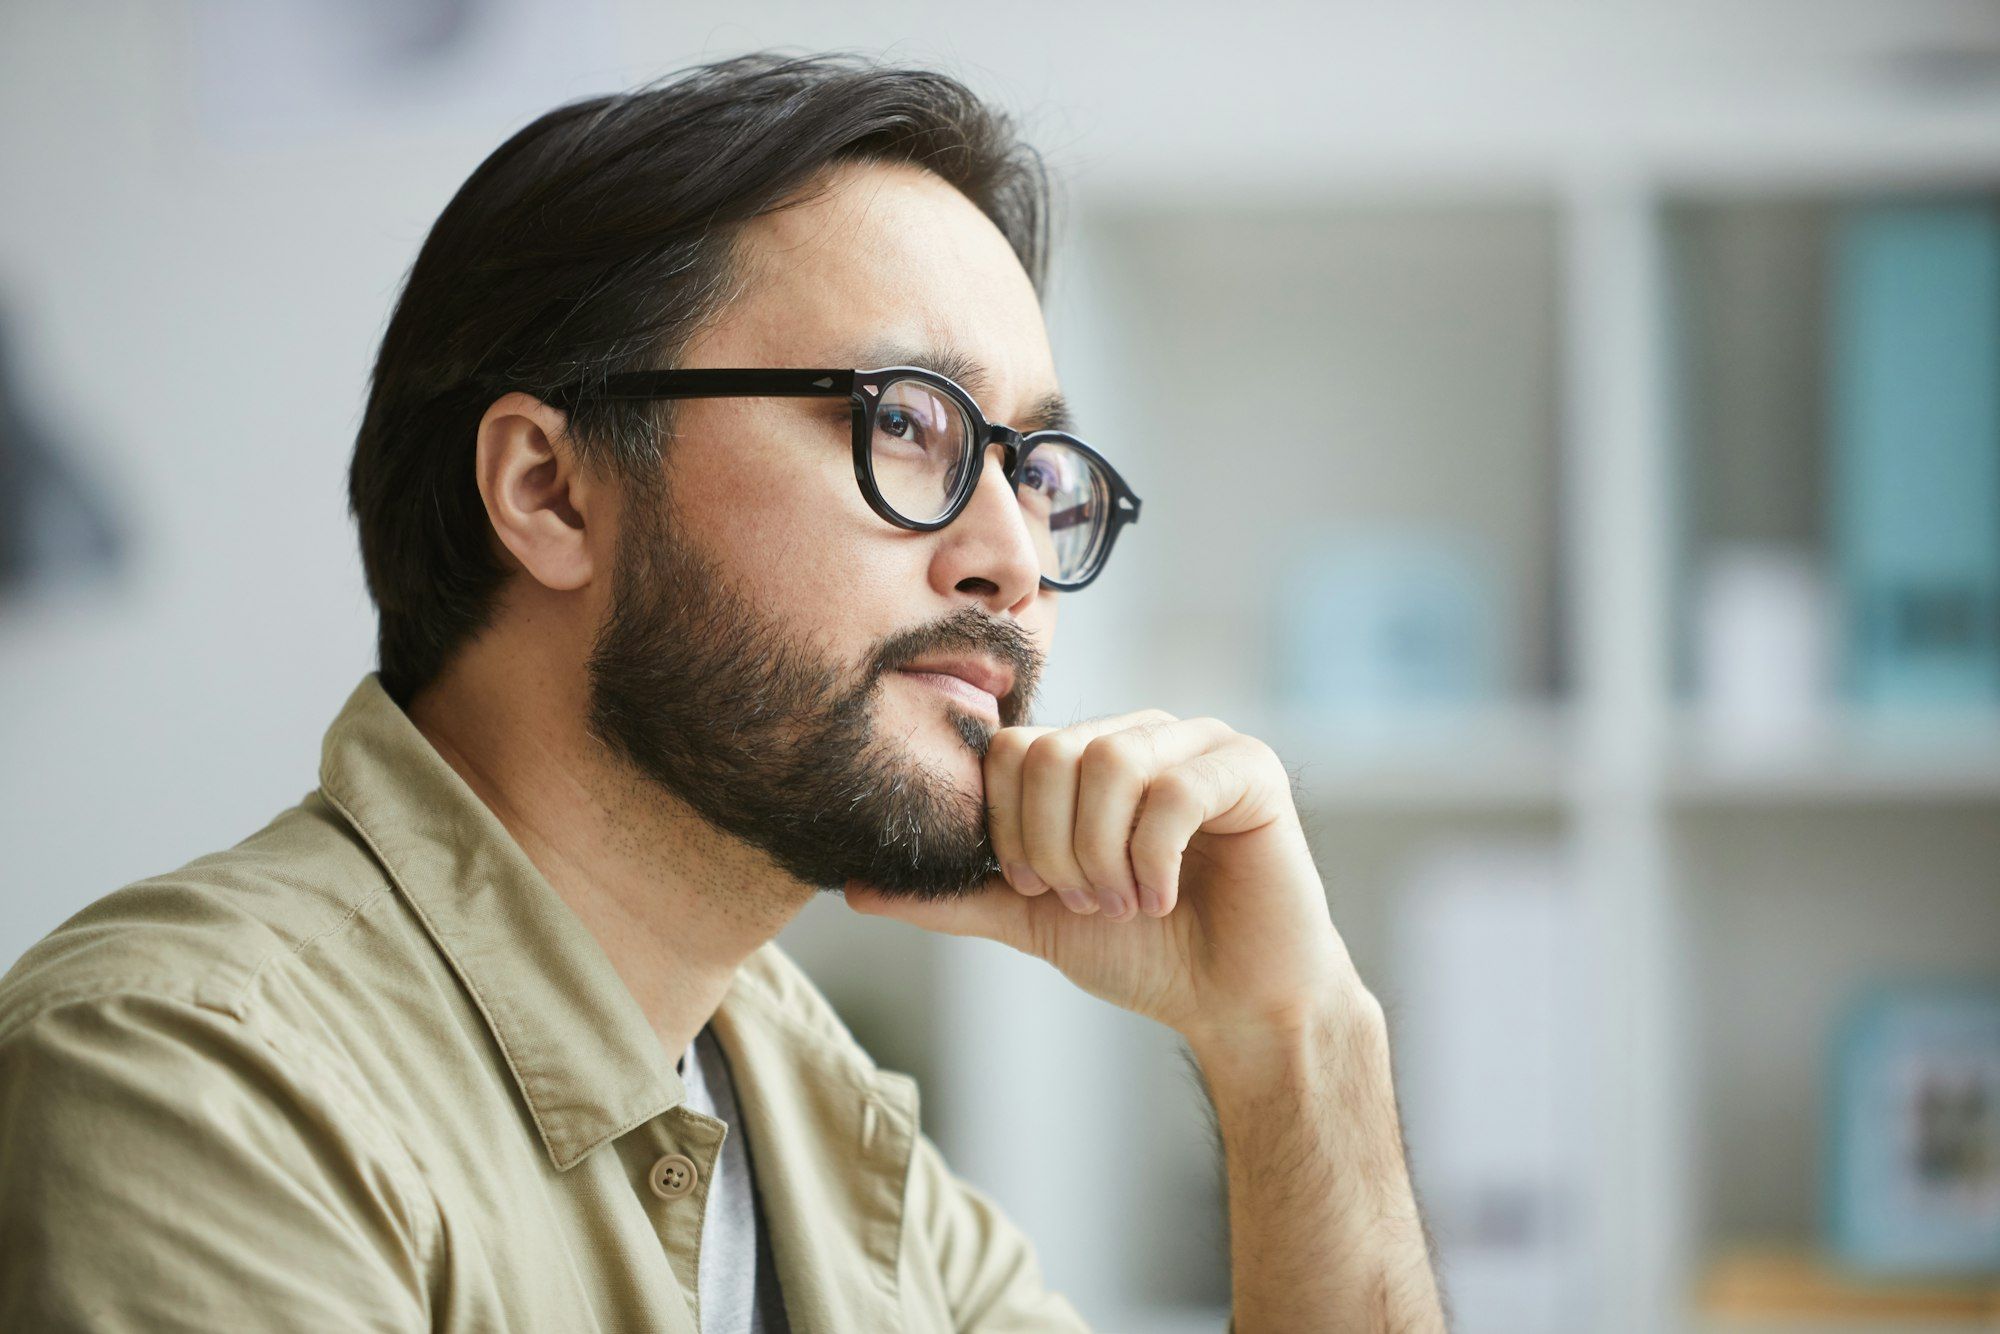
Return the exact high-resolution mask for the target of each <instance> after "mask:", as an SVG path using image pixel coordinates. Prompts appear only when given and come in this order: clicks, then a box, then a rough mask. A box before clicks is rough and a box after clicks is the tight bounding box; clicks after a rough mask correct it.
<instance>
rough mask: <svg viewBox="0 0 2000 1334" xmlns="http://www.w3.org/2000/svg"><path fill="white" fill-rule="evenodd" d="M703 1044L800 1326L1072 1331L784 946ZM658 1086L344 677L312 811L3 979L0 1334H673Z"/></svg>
mask: <svg viewBox="0 0 2000 1334" xmlns="http://www.w3.org/2000/svg"><path fill="white" fill-rule="evenodd" d="M21 888H25V887H17V891H16V892H19V891H20V889H21ZM712 1022H713V1024H714V1030H715V1033H716V1035H717V1037H718V1038H719V1040H720V1041H721V1043H722V1046H723V1049H724V1051H725V1052H726V1053H727V1055H728V1058H729V1062H730V1066H731V1069H732V1072H733V1076H734V1081H735V1089H736V1093H737V1096H738V1098H739V1100H740V1104H741V1116H742V1122H743V1127H744V1129H746V1130H747V1131H748V1134H749V1143H750V1146H751V1149H752V1153H753V1155H754V1158H755V1161H756V1165H757V1168H756V1184H757V1189H758V1191H759V1192H760V1195H761V1198H762V1200H763V1203H764V1207H765V1209H766V1211H767V1217H768V1221H769V1224H770V1229H771V1240H772V1245H773V1248H774V1253H775V1259H776V1264H777V1272H778V1277H779V1280H780V1282H781V1284H782V1286H783V1292H784V1301H785V1307H786V1311H787V1314H788V1316H789V1318H790V1323H791V1327H792V1329H793V1330H795V1331H797V1334H833V1332H834V1331H842V1332H848V1331H878V1330H894V1329H907V1330H919V1331H932V1330H951V1329H977V1330H990V1331H1004V1330H1076V1329H1083V1328H1085V1326H1084V1324H1083V1322H1082V1320H1081V1319H1080V1318H1079V1317H1078V1315H1077V1313H1076V1311H1075V1309H1074V1308H1073V1307H1072V1306H1071V1305H1070V1304H1069V1302H1068V1301H1066V1300H1065V1299H1064V1298H1062V1297H1061V1296H1059V1295H1056V1294H1054V1293H1051V1292H1049V1291H1047V1290H1046V1289H1045V1288H1044V1287H1043V1282H1042V1277H1041V1274H1040V1271H1039V1268H1038V1266H1037V1264H1036V1260H1035V1257H1034V1253H1033V1250H1032V1247H1031V1246H1030V1244H1029V1242H1028V1241H1027V1239H1026V1238H1024V1237H1023V1236H1022V1235H1021V1233H1020V1232H1019V1231H1017V1230H1016V1229H1015V1228H1014V1227H1013V1226H1012V1225H1011V1224H1010V1223H1009V1222H1008V1220H1007V1219H1006V1218H1005V1217H1004V1216H1002V1214H1001V1213H1000V1211H999V1210H998V1209H997V1208H996V1207H995V1206H994V1204H993V1203H992V1201H991V1200H990V1199H988V1198H987V1197H986V1196H985V1195H983V1194H981V1193H980V1192H979V1191H977V1190H975V1189H973V1188H972V1187H970V1186H968V1185H967V1184H966V1183H964V1182H962V1181H960V1180H958V1179H957V1178H956V1177H954V1176H953V1175H952V1173H951V1172H950V1171H949V1170H948V1168H947V1167H946V1165H945V1163H944V1161H943V1159H942V1158H941V1157H940V1156H939V1154H938V1151H937V1149H936V1147H935V1146H934V1145H933V1144H932V1143H931V1141H930V1139H929V1138H928V1137H927V1136H925V1135H924V1134H923V1133H922V1131H921V1130H920V1128H919V1125H918V1120H917V1089H916V1084H915V1081H914V1080H912V1079H911V1078H910V1077H909V1076H907V1075H904V1074H899V1073H896V1072H893V1071H887V1070H882V1069H878V1068H877V1067H876V1066H875V1064H874V1062H873V1061H872V1060H870V1059H869V1057H868V1055H867V1053H866V1052H864V1051H863V1050H862V1049H861V1048H860V1046H858V1045H857V1044H856V1042H855V1041H854V1039H853V1038H852V1037H851V1036H850V1035H849V1033H848V1032H847V1030H846V1028H845V1027H844V1026H843V1025H842V1024H841V1022H840V1020H839V1019H838V1018H837V1017H835V1015H834V1013H833V1011H832V1010H831V1009H830V1008H829V1006H828V1005H827V1003H826V1000H825V999H824V997H822V996H821V995H820V993H819V992H818V990H817V989H816V988H815V987H814V986H813V984H812V983H811V982H810V981H809V980H808V979H807V978H806V977H805V975H804V974H803V973H801V972H800V971H799V969H798V967H797V966H796V965H795V964H793V963H792V961H791V960H790V959H789V958H787V957H786V955H785V954H784V953H783V952H781V951H780V950H779V949H778V947H777V946H776V945H775V944H767V945H765V946H763V947H762V948H761V949H759V950H758V951H757V952H756V953H755V954H753V955H752V956H751V957H750V959H749V960H748V961H747V962H746V963H745V964H744V965H743V967H742V968H741V969H740V970H739V972H738V974H737V977H736V980H735V983H734V984H733V986H732V988H731V989H730V991H729V992H728V994H727V996H726V997H725V998H724V1000H723V1001H722V1004H721V1007H720V1008H719V1009H718V1010H717V1011H716V1014H715V1016H714V1019H713V1021H712ZM684 1095H685V1088H684V1086H683V1084H682V1082H681V1078H680V1076H679V1075H678V1074H676V1073H675V1070H674V1060H673V1058H672V1057H670V1056H669V1055H668V1054H667V1053H666V1052H665V1051H664V1050H663V1049H662V1047H661V1045H660V1043H659V1041H658V1039H657V1037H656V1036H655V1034H654V1033H653V1031H652V1029H651V1027H650V1026H649V1025H648V1023H647V1021H646V1018H645V1016H644V1015H643V1014H642V1013H641V1011H640V1009H639V1006H638V1003H637V1002H636V1001H635V1000H634V999H633V998H632V995H631V993H630V992H629V991H628V990H627V989H626V987H625V986H624V984H623V983H622V982H621V981H620V980H619V978H618V975H617V974H616V973H615V972H614V971H613V970H612V967H611V964H610V961H609V960H608V959H607V958H606V957H605V955H604V952H603V950H602V949H601V948H600V947H599V946H598V944H597V942H596V940H595V939H594V938H593V937H592V936H591V935H590V933H589V932H588V930H587V929H586V928H585V927H584V925H583V923H582V922H581V921H580V920H579V919H578V918H577V917H576V916H575V915H574V914H573V913H572V912H571V911H570V909H569V908H568V907H567V905H565V904H564V903H563V901H562V900H561V899H560V898H559V897H558V896H557V895H556V893H555V892H554V890H553V889H551V888H550V886H549V884H548V882H547V881H546V880H545V879H544V878H543V876H542V875H541V874H540V873H539V872H538V871H537V870H536V869H535V867H534V865H533V864H532V863H531V862H530V861H529V860H528V858H527V856H526V855H525V854H524V853H523V852H522V851H521V849H520V847H519V846H518V845H517V844H516V843H515V842H514V841H513V839H512V838H511V837H510V836H509V835H508V833H507V831H506V829H505V828H504V827H503V826H502V825H501V824H500V823H499V821H498V820H497V819H496V818H495V817H494V815H493V813H492V812H491V811H490V810H489V809H488V808H487V807H486V806H485V805H484V804H483V803H482V802H480V800H479V799H478V798H477V797H476V796H475V795H474V794H473V792H472V791H471V790H470V789H469V788H468V787H466V786H465V784H464V783H463V781H462V780H460V778H459V777H458V775H457V774H456V773H455V772H454V771H453V770H452V769H451V767H450V766H449V765H447V764H446V763H445V762H444V760H443V759H442V758H441V757H440V756H439V755H438V754H437V752H436V751H435V750H433V749H432V748H431V746H430V744H429V743H428V742H427V741H425V739H424V738H423V736H422V734H421V733H419V732H418V731H417V730H416V728H415V727H414V726H413V725H412V724H411V722H410V721H409V719H408V718H407V716H405V715H404V713H403V712H402V710H401V709H400V708H398V707H397V706H396V704H395V702H394V701H393V700H391V699H390V698H389V696H388V695H387V694H386V693H385V692H384V691H383V689H382V687H381V684H380V683H379V681H378V680H377V679H376V677H375V676H374V675H373V674H370V675H369V676H367V677H365V678H363V680H362V681H361V684H360V685H359V686H358V687H356V689H355V690H354V693H353V694H352V695H351V696H350V697H349V699H348V701H347V703H346V705H345V706H344V707H343V709H342V710H341V712H340V715H339V717H338V718H336V719H335V720H334V722H333V725H332V727H331V728H329V729H328V731H327V733H326V739H325V744H324V749H323V752H322V760H321V766H320V786H319V788H318V789H317V790H316V791H314V792H312V793H309V794H308V795H307V796H306V797H305V798H304V799H303V800H301V801H300V802H299V803H298V804H297V805H296V806H293V807H292V808H290V809H289V810H286V811H284V812H282V813H280V814H279V815H278V816H277V817H276V818H275V819H273V820H272V821H271V822H270V823H269V824H267V825H266V826H265V827H264V828H263V829H261V830H259V831H258V832H256V833H254V834H252V835H251V836H250V837H248V838H246V839H244V840H243V841H242V842H240V843H238V844H237V845H236V846H234V847H232V848H229V849H227V850H225V851H220V852H216V853H212V854H210V855H208V856H205V857H201V858H199V859H197V860H195V861H193V862H190V863H189V864H187V865H186V866H183V867H181V868H180V869H179V870H176V871H172V872H169V873H167V874H164V875H159V876H155V877H152V878H150V879H147V880H143V881H140V882H138V883H136V884H133V885H129V886H127V887H125V888H124V889H121V890H119V891H117V892H116V893H114V894H111V895H108V896H107V897H105V898H103V899H100V900H99V901H98V902H96V903H94V904H92V905H91V906H90V907H88V908H86V909H84V910H83V911H82V912H81V913H79V914H77V915H76V916H75V917H73V918H71V919H70V920H69V921H68V922H66V923H64V924H63V925H62V926H61V927H59V928H57V930H56V931H54V932H53V933H51V934H50V935H49V936H48V937H47V938H45V939H44V940H42V941H41V942H40V943H38V944H37V945H35V946H34V948H32V949H31V950H29V951H28V953H27V954H26V955H24V956H23V957H22V958H21V960H20V961H19V962H18V963H17V964H16V965H15V966H14V967H13V969H12V970H10V971H9V972H8V973H7V974H6V976H5V977H4V978H0V1329H7V1330H17V1329H18V1330H37V1331H61V1330H72V1329H91V1330H131V1331H142V1330H143V1331H148V1332H149V1334H150V1332H156V1331H177V1330H188V1331H197V1330H198V1331H201V1332H202V1334H213V1331H218V1330H248V1329H258V1330H266V1329H285V1330H343V1331H353V1330H432V1329H435V1330H463V1331H473V1330H478V1331H494V1330H521V1331H534V1332H535V1334H547V1332H551V1331H568V1330H592V1331H610V1330H633V1331H637V1330H646V1331H673V1332H675V1334H695V1331H696V1328H697V1324H696V1312H695V1310H694V1301H695V1292H696V1274H697V1272H698V1267H699V1262H700V1255H701V1239H702V1218H703V1210H704V1206H705V1203H706V1199H707V1196H706V1187H707V1183H708V1181H709V1178H710V1174H711V1173H712V1171H713V1170H714V1166H715V1163H716V1159H717V1152H718V1150H719V1148H720V1147H721V1144H722V1141H723V1137H724V1135H725V1133H726V1127H725V1125H724V1123H723V1122H722V1121H720V1120H718V1119H716V1118H715V1117H712V1116H707V1115H704V1114H702V1113H700V1112H698V1111H695V1110H692V1109H691V1108H689V1107H687V1106H685V1105H684Z"/></svg>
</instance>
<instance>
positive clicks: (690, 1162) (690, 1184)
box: [646, 1153, 701, 1200]
mask: <svg viewBox="0 0 2000 1334" xmlns="http://www.w3.org/2000/svg"><path fill="white" fill-rule="evenodd" d="M700 1176H701V1174H700V1172H698V1171H697V1170H696V1169H695V1165H694V1159H692V1158H690V1157H688V1156H687V1155H686V1154H684V1153H670V1154H668V1155H666V1156H665V1157H664V1158H661V1159H659V1160H658V1161H656V1162H655V1163H654V1164H653V1166H652V1167H651V1169H650V1170H648V1171H647V1173H646V1184H647V1185H648V1186H651V1187H652V1188H653V1194H655V1195H657V1196H659V1197H660V1198H661V1199H663V1200H678V1199H679V1198H680V1197H681V1196H683V1195H685V1194H687V1193H688V1192H689V1191H691V1190H693V1189H694V1183H695V1182H696V1181H697V1180H698V1179H699V1178H700Z"/></svg>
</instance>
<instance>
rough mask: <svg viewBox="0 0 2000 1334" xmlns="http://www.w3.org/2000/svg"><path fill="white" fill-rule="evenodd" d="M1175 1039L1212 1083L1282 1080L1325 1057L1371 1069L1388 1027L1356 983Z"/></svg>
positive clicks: (1321, 1067)
mask: <svg viewBox="0 0 2000 1334" xmlns="http://www.w3.org/2000/svg"><path fill="white" fill-rule="evenodd" d="M1181 1037H1182V1039H1183V1040H1184V1041H1186V1043H1187V1045H1188V1051H1189V1052H1190V1054H1192V1055H1193V1057H1194V1058H1195V1062H1196V1064H1198V1065H1199V1066H1200V1067H1201V1070H1202V1073H1203V1075H1204V1076H1206V1077H1207V1079H1208V1081H1209V1084H1210V1087H1211V1090H1212V1091H1213V1090H1214V1086H1215V1085H1216V1083H1217V1081H1218V1080H1221V1081H1224V1082H1229V1083H1235V1082H1239V1081H1242V1080H1245V1079H1249V1080H1253V1081H1264V1080H1270V1079H1285V1078H1287V1077H1289V1076H1294V1075H1297V1074H1300V1073H1312V1074H1322V1073H1325V1072H1327V1071H1328V1069H1329V1058H1332V1059H1333V1060H1334V1061H1337V1062H1340V1063H1342V1064H1347V1065H1350V1066H1351V1065H1352V1064H1353V1063H1355V1062H1356V1061H1359V1062H1361V1063H1363V1064H1364V1065H1367V1066H1370V1067H1372V1066H1374V1065H1375V1064H1376V1063H1377V1060H1378V1059H1379V1060H1380V1062H1381V1063H1382V1064H1383V1065H1386V1064H1387V1059H1388V1050H1389V1042H1388V1023H1387V1020H1386V1019H1385V1018H1384V1016H1383V1013H1382V1006H1381V1003H1380V1002H1379V1001H1377V1000H1376V999H1375V996H1374V994H1373V993H1372V992H1370V991H1369V990H1368V989H1367V988H1366V987H1365V986H1363V985H1361V982H1360V980H1359V979H1356V980H1355V981H1354V982H1353V984H1352V985H1351V986H1348V987H1342V988H1340V989H1338V990H1337V991H1335V992H1333V993H1332V994H1327V995H1318V996H1314V997H1311V998H1309V999H1308V1000H1305V1001H1302V1002H1301V1003H1300V1004H1298V1005H1295V1006H1287V1007H1284V1008H1282V1009H1278V1010H1275V1011H1269V1012H1265V1013H1261V1014H1257V1015H1249V1016H1219V1017H1217V1018H1214V1019H1212V1020H1209V1021H1207V1022H1204V1023H1201V1024H1198V1025H1191V1026H1189V1027H1188V1028H1186V1029H1184V1030H1183V1031H1182V1033H1181Z"/></svg>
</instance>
